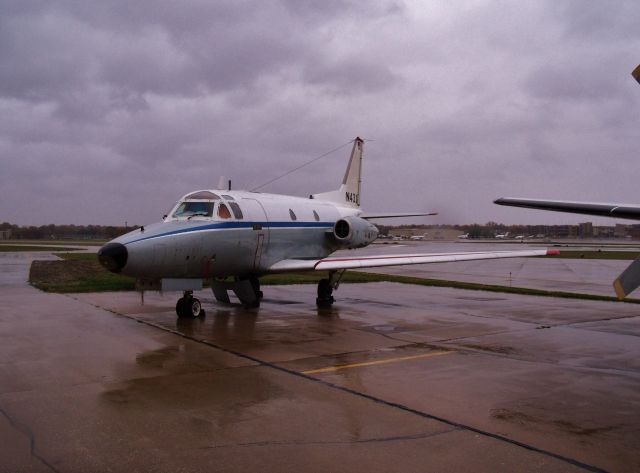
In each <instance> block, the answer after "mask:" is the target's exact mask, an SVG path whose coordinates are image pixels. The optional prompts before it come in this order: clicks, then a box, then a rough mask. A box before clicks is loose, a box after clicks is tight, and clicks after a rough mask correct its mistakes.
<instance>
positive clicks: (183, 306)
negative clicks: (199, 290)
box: [176, 297, 204, 319]
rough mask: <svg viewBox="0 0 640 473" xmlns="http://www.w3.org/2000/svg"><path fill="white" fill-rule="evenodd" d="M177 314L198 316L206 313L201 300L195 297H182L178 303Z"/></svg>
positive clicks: (189, 316)
mask: <svg viewBox="0 0 640 473" xmlns="http://www.w3.org/2000/svg"><path fill="white" fill-rule="evenodd" d="M176 314H178V317H184V318H192V319H193V318H196V317H200V316H202V315H204V310H203V309H202V304H200V300H198V299H196V298H195V297H181V298H180V299H178V303H177V304H176Z"/></svg>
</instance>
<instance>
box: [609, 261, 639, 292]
mask: <svg viewBox="0 0 640 473" xmlns="http://www.w3.org/2000/svg"><path fill="white" fill-rule="evenodd" d="M638 286H640V258H639V259H637V260H635V261H634V262H633V263H631V264H630V265H629V267H627V269H625V270H624V271H623V272H622V274H621V275H620V276H618V279H616V280H615V281H613V289H614V290H615V291H616V295H617V296H618V299H620V300H622V299H624V298H625V297H626V296H628V295H629V294H631V293H632V292H633V291H634V290H635V289H637V288H638Z"/></svg>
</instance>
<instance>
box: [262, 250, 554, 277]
mask: <svg viewBox="0 0 640 473" xmlns="http://www.w3.org/2000/svg"><path fill="white" fill-rule="evenodd" d="M558 253H559V251H558V250H547V249H541V250H518V251H473V252H468V253H420V254H409V255H372V256H356V257H345V258H325V259H321V260H302V259H288V260H282V261H279V262H277V263H276V264H274V265H273V266H271V267H270V268H269V270H270V271H271V272H288V271H312V270H316V271H326V270H329V271H335V270H339V269H362V268H377V267H382V266H401V265H406V264H427V263H448V262H453V261H472V260H481V259H499V258H523V257H527V256H550V255H557V254H558Z"/></svg>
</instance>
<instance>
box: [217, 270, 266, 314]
mask: <svg viewBox="0 0 640 473" xmlns="http://www.w3.org/2000/svg"><path fill="white" fill-rule="evenodd" d="M210 283H211V290H212V291H213V295H214V296H215V298H216V300H217V301H220V302H224V303H225V304H229V303H230V300H229V293H228V291H233V292H234V293H235V295H236V296H237V297H238V299H240V302H241V303H242V305H243V306H245V307H246V308H248V309H250V308H257V307H260V301H261V300H262V297H263V293H262V291H261V290H260V280H259V279H258V277H257V276H255V275H251V276H245V277H239V278H235V279H234V280H233V281H227V280H219V279H211V281H210Z"/></svg>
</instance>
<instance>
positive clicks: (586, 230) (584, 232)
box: [578, 222, 593, 238]
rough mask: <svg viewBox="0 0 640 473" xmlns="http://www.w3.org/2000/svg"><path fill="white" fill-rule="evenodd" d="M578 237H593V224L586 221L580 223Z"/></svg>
mask: <svg viewBox="0 0 640 473" xmlns="http://www.w3.org/2000/svg"><path fill="white" fill-rule="evenodd" d="M578 237H580V238H593V224H592V223H591V222H585V223H581V224H579V225H578Z"/></svg>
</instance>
